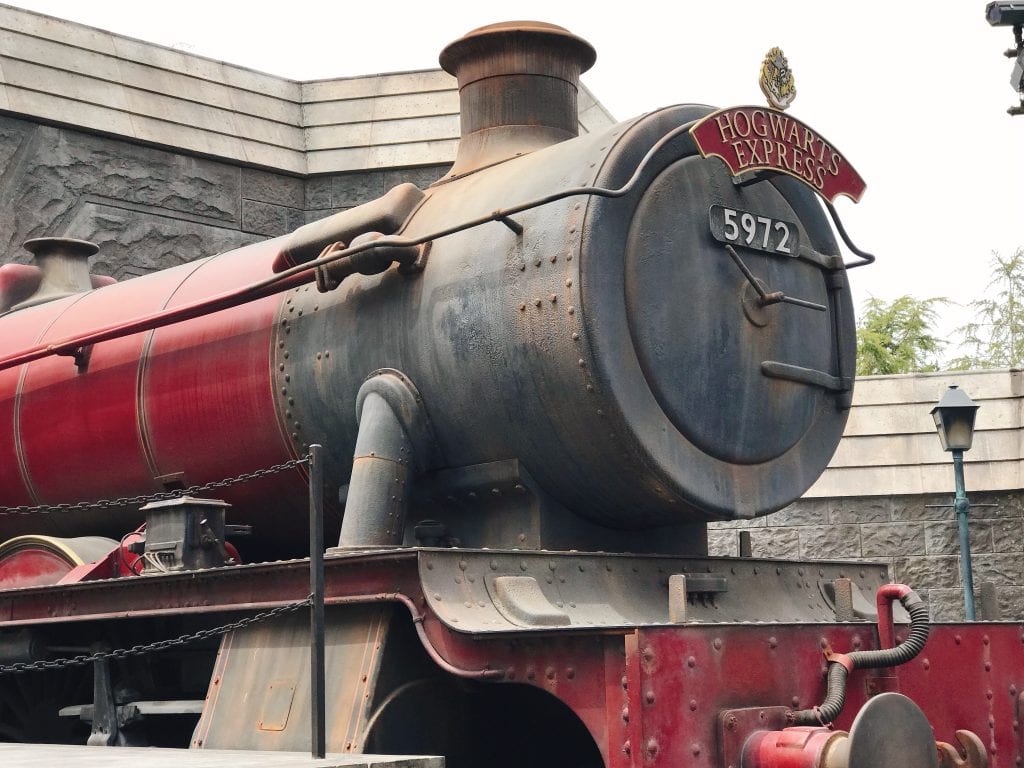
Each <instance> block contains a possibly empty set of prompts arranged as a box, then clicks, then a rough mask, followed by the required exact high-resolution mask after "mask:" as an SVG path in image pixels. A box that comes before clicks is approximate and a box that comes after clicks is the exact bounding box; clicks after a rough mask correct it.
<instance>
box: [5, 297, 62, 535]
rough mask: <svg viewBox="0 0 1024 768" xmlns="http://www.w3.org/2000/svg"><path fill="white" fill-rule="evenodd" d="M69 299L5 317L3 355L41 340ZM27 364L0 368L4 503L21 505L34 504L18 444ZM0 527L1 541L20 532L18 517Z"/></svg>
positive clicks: (6, 521) (8, 520) (10, 519)
mask: <svg viewBox="0 0 1024 768" xmlns="http://www.w3.org/2000/svg"><path fill="white" fill-rule="evenodd" d="M69 304H70V302H69V301H60V302H53V303H51V304H46V305H43V306H40V307H32V308H30V309H25V310H22V311H20V312H15V313H14V314H11V315H7V316H6V317H4V318H3V323H2V326H0V329H2V330H0V355H6V354H8V353H11V352H15V351H16V350H19V349H21V348H23V347H26V346H29V345H31V344H34V343H35V342H36V341H38V339H39V337H40V336H41V335H42V333H43V331H44V330H45V329H46V327H47V326H48V325H49V324H50V323H51V322H53V319H54V318H55V317H56V316H57V314H58V313H59V312H60V311H62V310H63V309H65V308H66V307H67V306H68V305H69ZM24 370H25V369H24V366H21V367H18V368H8V369H7V370H5V371H0V505H3V506H20V505H22V504H32V503H34V501H35V500H34V498H33V496H32V493H31V490H30V489H29V488H28V486H27V485H26V483H25V478H24V473H23V469H22V466H21V459H20V451H19V447H18V424H17V403H18V384H19V382H20V381H21V378H22V376H23V374H24ZM0 522H2V523H3V525H2V527H0V530H3V534H0V541H3V540H4V539H8V538H10V537H11V536H14V535H16V534H17V533H18V532H19V531H20V529H19V528H18V526H17V523H18V522H19V521H18V520H16V519H14V518H7V519H5V520H3V521H0Z"/></svg>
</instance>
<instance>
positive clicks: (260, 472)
mask: <svg viewBox="0 0 1024 768" xmlns="http://www.w3.org/2000/svg"><path fill="white" fill-rule="evenodd" d="M308 463H309V456H301V457H299V458H297V459H291V460H289V461H285V462H282V463H281V464H275V465H274V466H272V467H266V468H265V469H257V470H255V471H253V472H245V473H243V474H241V475H236V476H235V477H228V478H225V479H224V480H214V481H213V482H209V483H204V484H202V485H193V486H190V487H188V488H182V489H180V490H174V491H159V492H157V493H151V494H148V495H144V494H143V495H139V496H122V497H121V498H119V499H104V500H101V501H79V502H76V503H74V504H39V505H38V506H34V507H32V506H21V507H0V517H3V516H6V515H45V514H49V513H51V512H78V511H82V510H86V509H112V508H117V507H134V506H141V505H143V504H148V503H149V502H151V501H167V500H169V499H177V498H180V497H182V496H195V495H196V494H200V493H205V492H207V491H213V490H216V489H218V488H227V487H228V486H231V485H237V484H238V483H247V482H249V481H250V480H258V479H259V478H261V477H267V476H268V475H275V474H277V473H278V472H284V471H285V470H288V469H294V468H295V467H298V466H301V465H303V464H308Z"/></svg>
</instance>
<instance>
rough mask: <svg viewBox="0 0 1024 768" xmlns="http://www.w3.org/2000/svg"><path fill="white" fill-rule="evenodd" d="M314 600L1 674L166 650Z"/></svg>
mask: <svg viewBox="0 0 1024 768" xmlns="http://www.w3.org/2000/svg"><path fill="white" fill-rule="evenodd" d="M312 602H313V596H312V595H310V596H309V597H307V598H306V599H305V600H300V601H299V602H297V603H288V604H287V605H279V606H278V607H277V608H272V609H270V610H269V611H263V612H262V613H257V614H254V615H252V616H247V617H246V618H244V619H239V620H238V621H233V622H231V623H230V624H224V625H222V626H219V627H214V628H212V629H201V630H199V631H198V632H193V633H192V634H190V635H180V636H178V637H173V638H169V639H166V640H157V641H155V642H152V643H148V644H147V645H133V646H132V647H131V648H118V649H116V650H113V651H97V652H96V653H83V654H80V655H78V656H71V657H69V658H66V659H53V660H42V661H31V662H18V663H17V664H8V665H6V666H0V675H5V674H16V673H19V672H42V671H45V670H51V669H63V668H65V667H81V666H83V665H85V664H92V663H93V662H94V661H100V660H101V659H126V658H128V657H130V656H142V655H144V654H147V653H153V652H155V651H164V650H167V649H168V648H177V647H180V646H183V645H188V644H189V643H194V642H196V641H198V640H209V639H210V638H213V637H220V636H221V635H225V634H227V633H228V632H232V631H234V630H236V629H244V628H245V627H249V626H252V625H253V624H256V623H258V622H261V621H266V620H267V619H272V618H274V617H276V616H283V615H285V614H287V613H293V612H295V611H297V610H299V609H300V608H305V607H308V606H309V605H311V604H312Z"/></svg>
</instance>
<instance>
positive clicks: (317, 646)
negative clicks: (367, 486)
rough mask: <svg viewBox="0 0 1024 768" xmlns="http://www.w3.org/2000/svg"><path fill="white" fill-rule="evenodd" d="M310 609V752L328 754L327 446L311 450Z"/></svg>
mask: <svg viewBox="0 0 1024 768" xmlns="http://www.w3.org/2000/svg"><path fill="white" fill-rule="evenodd" d="M309 591H310V594H311V595H312V597H313V603H312V605H311V606H310V609H309V615H310V619H309V675H310V681H309V682H310V685H309V689H310V713H311V715H312V717H310V724H311V728H312V734H311V740H310V750H311V752H312V754H313V757H314V758H317V759H321V760H322V759H323V758H324V757H325V756H326V754H327V734H326V728H327V704H326V700H325V698H324V688H325V685H326V674H325V668H324V469H323V446H320V445H311V446H309Z"/></svg>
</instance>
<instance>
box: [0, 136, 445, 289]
mask: <svg viewBox="0 0 1024 768" xmlns="http://www.w3.org/2000/svg"><path fill="white" fill-rule="evenodd" d="M445 170H446V167H445V166H432V167H429V168H418V169H410V170H387V171H366V172H360V173H350V174H341V175H337V176H333V177H332V176H325V177H315V178H309V179H304V178H298V177H295V176H287V175H284V174H276V173H270V172H268V171H263V170H256V169H251V168H242V167H239V166H236V165H232V164H230V163H225V162H221V161H217V160H208V159H204V158H199V157H192V156H189V155H184V154H178V153H174V152H169V151H165V150H161V149H155V148H152V147H144V146H140V145H136V144H131V143H128V142H125V141H121V140H117V139H112V138H106V137H102V136H95V135H91V134H86V133H79V132H76V131H72V130H68V129H64V128H56V127H53V126H47V125H39V124H37V123H33V122H30V121H26V120H19V119H15V118H9V117H0V211H2V213H0V263H3V262H11V261H16V262H26V261H28V260H29V259H30V258H31V257H30V256H29V254H28V253H27V252H25V251H24V250H23V249H22V247H21V244H22V243H23V242H24V241H25V240H28V239H29V238H32V237H42V236H47V235H51V236H52V235H60V236H65V237H77V238H81V239H83V240H91V241H92V242H94V243H96V244H97V245H99V246H100V252H99V253H98V254H97V255H96V256H94V257H93V260H92V264H91V268H92V271H93V272H95V273H98V274H105V275H112V276H114V277H116V278H117V279H118V280H123V279H126V278H129V277H134V276H136V275H141V274H144V273H146V272H151V271H153V270H157V269H163V268H165V267H170V266H174V265H176V264H180V263H182V262H186V261H191V260H193V259H196V258H200V257H203V256H209V255H212V254H215V253H219V252H221V251H225V250H229V249H232V248H237V247H239V246H242V245H246V244H248V243H251V242H254V241H257V240H262V239H265V238H268V237H276V236H278V235H282V234H285V233H286V232H289V231H291V230H293V229H295V228H296V227H299V226H301V225H303V224H305V223H306V222H309V221H312V220H314V219H318V218H321V217H323V216H326V215H329V214H331V213H334V212H336V211H339V210H344V209H345V208H351V207H353V206H355V205H359V204H360V203H364V202H366V201H368V200H372V199H374V198H376V197H379V196H380V195H382V194H383V193H384V192H386V191H387V190H388V189H390V187H392V186H394V185H395V184H398V183H400V182H402V181H412V182H413V183H415V184H417V185H419V186H425V185H426V184H429V183H431V182H432V181H435V180H436V179H438V178H439V177H440V176H442V175H443V174H444V172H445Z"/></svg>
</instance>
